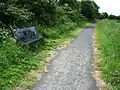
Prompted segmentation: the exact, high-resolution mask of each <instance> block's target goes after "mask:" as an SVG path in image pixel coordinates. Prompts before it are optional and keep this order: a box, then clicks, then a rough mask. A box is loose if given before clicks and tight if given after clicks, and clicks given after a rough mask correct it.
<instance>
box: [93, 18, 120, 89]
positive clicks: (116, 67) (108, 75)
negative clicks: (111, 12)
mask: <svg viewBox="0 0 120 90" xmlns="http://www.w3.org/2000/svg"><path fill="white" fill-rule="evenodd" d="M95 32H96V40H97V42H98V44H97V46H98V50H99V52H100V54H99V62H100V65H99V67H100V71H101V76H102V79H103V80H104V81H105V82H106V83H107V84H108V86H109V88H110V89H112V90H120V49H119V47H120V41H119V38H120V23H119V22H118V21H114V20H102V21H99V22H98V23H97V24H96V31H95Z"/></svg>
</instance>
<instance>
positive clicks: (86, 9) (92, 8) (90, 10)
mask: <svg viewBox="0 0 120 90" xmlns="http://www.w3.org/2000/svg"><path fill="white" fill-rule="evenodd" d="M98 9H99V6H98V5H97V4H96V3H95V2H94V1H90V0H87V1H81V13H82V14H83V15H84V16H85V17H86V18H88V19H90V20H92V19H95V18H98Z"/></svg>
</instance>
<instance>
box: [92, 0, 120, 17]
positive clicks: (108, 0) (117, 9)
mask: <svg viewBox="0 0 120 90" xmlns="http://www.w3.org/2000/svg"><path fill="white" fill-rule="evenodd" d="M94 1H95V2H96V3H97V5H98V6H99V7H100V10H99V11H100V12H107V13H108V14H113V15H117V16H119V15H120V0H94Z"/></svg>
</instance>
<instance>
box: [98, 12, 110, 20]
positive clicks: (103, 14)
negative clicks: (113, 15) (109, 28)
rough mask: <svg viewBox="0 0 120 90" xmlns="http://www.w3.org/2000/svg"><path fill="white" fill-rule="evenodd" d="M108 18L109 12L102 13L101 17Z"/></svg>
mask: <svg viewBox="0 0 120 90" xmlns="http://www.w3.org/2000/svg"><path fill="white" fill-rule="evenodd" d="M107 18H108V14H107V13H106V12H103V13H100V15H99V19H107Z"/></svg>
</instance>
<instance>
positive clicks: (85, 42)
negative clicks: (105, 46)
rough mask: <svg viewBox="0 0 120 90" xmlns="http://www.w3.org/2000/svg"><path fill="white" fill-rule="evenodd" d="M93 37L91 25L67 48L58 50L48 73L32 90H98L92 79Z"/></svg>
mask: <svg viewBox="0 0 120 90" xmlns="http://www.w3.org/2000/svg"><path fill="white" fill-rule="evenodd" d="M92 35H93V24H90V25H88V27H86V28H85V29H84V30H82V31H81V33H80V34H79V36H78V37H77V38H76V39H75V40H73V41H72V42H71V44H69V45H68V47H67V48H64V49H62V50H57V52H58V53H57V55H56V56H55V58H53V61H51V62H50V65H49V66H48V72H47V73H44V75H43V77H42V79H41V82H40V83H37V84H35V85H34V86H33V88H32V90H98V88H97V87H96V82H95V81H94V79H93V78H92V66H91V62H92V43H93V38H92Z"/></svg>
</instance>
